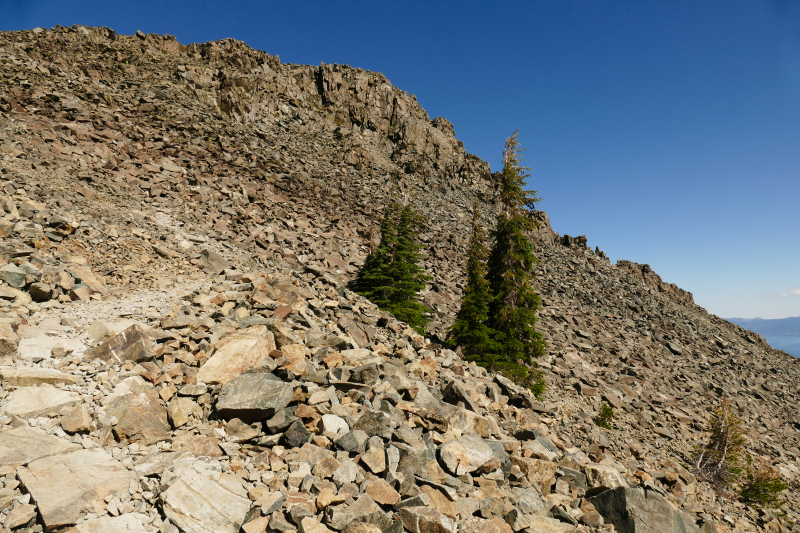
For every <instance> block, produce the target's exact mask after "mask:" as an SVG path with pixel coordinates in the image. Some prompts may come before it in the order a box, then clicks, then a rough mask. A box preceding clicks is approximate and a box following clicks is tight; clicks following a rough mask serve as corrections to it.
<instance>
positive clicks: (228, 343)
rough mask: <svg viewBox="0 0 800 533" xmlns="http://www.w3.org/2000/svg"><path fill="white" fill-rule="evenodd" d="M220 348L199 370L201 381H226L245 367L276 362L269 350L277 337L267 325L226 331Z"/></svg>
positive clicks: (198, 379)
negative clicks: (270, 355) (273, 360)
mask: <svg viewBox="0 0 800 533" xmlns="http://www.w3.org/2000/svg"><path fill="white" fill-rule="evenodd" d="M216 349H217V351H216V352H214V354H213V355H212V356H211V358H210V359H209V360H208V361H206V362H205V364H204V365H203V366H202V367H200V370H199V371H198V372H197V381H201V382H203V383H208V384H211V385H224V384H225V383H228V382H229V381H231V380H232V379H234V378H235V377H237V376H239V375H240V374H242V373H243V372H244V371H245V370H248V369H250V368H253V367H256V366H260V365H262V364H265V363H267V364H268V363H272V364H273V365H274V363H273V362H272V358H271V357H269V353H270V352H271V351H272V350H275V337H274V336H273V334H272V332H270V331H269V330H268V329H267V328H266V326H253V327H250V328H247V329H244V330H237V331H234V332H231V333H228V334H226V335H223V336H222V337H221V338H220V340H219V341H217V344H216ZM273 369H274V366H273Z"/></svg>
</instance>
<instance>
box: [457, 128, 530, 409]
mask: <svg viewBox="0 0 800 533" xmlns="http://www.w3.org/2000/svg"><path fill="white" fill-rule="evenodd" d="M517 135H518V132H514V134H513V135H512V136H511V137H509V138H508V140H507V141H506V146H505V149H504V150H503V173H502V177H501V183H500V202H501V205H502V209H501V213H500V215H499V216H498V217H497V226H496V227H495V230H494V232H493V233H492V237H493V240H494V246H493V247H492V250H491V252H490V253H488V255H486V248H485V245H484V244H483V238H484V237H483V233H482V228H481V227H480V225H479V223H478V215H477V207H476V209H475V211H476V214H475V215H474V216H473V219H474V220H473V230H472V232H473V235H472V240H471V244H470V252H469V255H468V257H467V286H466V288H465V290H464V298H463V300H462V307H461V310H460V311H459V313H458V316H457V319H456V322H455V323H454V324H453V326H451V328H450V330H449V334H448V340H449V341H450V342H451V344H453V345H456V346H459V347H461V349H462V353H464V354H465V355H466V356H467V357H468V358H470V359H472V360H474V361H476V362H477V363H478V364H480V365H482V366H486V367H488V368H491V369H494V370H499V371H503V372H505V373H506V374H508V375H509V376H510V377H513V378H515V379H517V380H518V381H521V382H523V383H524V384H525V385H526V386H528V387H529V388H530V389H531V390H533V392H534V393H535V394H536V395H537V396H541V394H542V393H543V392H544V387H545V384H544V380H543V379H542V377H541V373H540V372H538V371H537V370H535V367H536V363H535V361H534V359H535V358H536V357H539V356H540V355H543V354H544V353H545V349H546V344H545V342H544V338H543V336H542V334H541V333H539V332H538V331H536V322H537V319H538V318H537V316H536V312H537V311H538V310H539V309H540V308H541V300H540V299H539V296H538V295H537V294H536V292H535V291H534V289H533V285H532V283H533V276H534V274H533V272H534V271H533V269H534V266H535V265H536V263H538V259H537V258H536V255H535V254H534V248H533V242H532V241H531V239H530V238H529V236H528V235H529V233H530V232H531V231H533V230H534V229H535V228H536V223H535V221H534V220H533V219H532V218H530V216H529V213H530V210H531V209H533V207H534V205H535V204H536V202H537V201H539V198H538V197H537V196H536V191H526V190H524V189H523V186H524V182H525V178H527V177H529V174H527V173H526V171H527V170H530V168H529V167H523V166H522V154H521V153H522V148H521V147H520V145H519V141H518V140H517ZM484 258H486V259H484ZM484 261H486V265H485V266H484V265H483V262H484ZM484 273H485V274H484ZM531 367H533V368H531Z"/></svg>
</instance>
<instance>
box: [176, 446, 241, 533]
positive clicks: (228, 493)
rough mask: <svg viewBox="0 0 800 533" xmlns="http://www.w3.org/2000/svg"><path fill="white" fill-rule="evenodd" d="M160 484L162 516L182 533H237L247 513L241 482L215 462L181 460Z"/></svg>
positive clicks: (191, 458) (193, 459)
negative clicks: (162, 503)
mask: <svg viewBox="0 0 800 533" xmlns="http://www.w3.org/2000/svg"><path fill="white" fill-rule="evenodd" d="M161 483H162V486H164V485H167V486H168V487H169V488H167V489H166V490H165V491H164V492H162V493H161V500H162V501H163V502H164V505H163V509H164V514H165V515H166V516H167V518H169V519H170V520H171V521H172V522H173V523H174V524H175V525H177V526H178V527H179V528H180V530H181V531H183V532H185V533H238V531H239V527H240V526H241V524H242V522H243V521H244V518H245V515H247V512H248V511H249V510H250V499H249V498H248V497H247V491H246V490H245V489H244V488H243V487H242V485H241V480H239V479H238V478H236V477H235V476H233V475H232V474H226V473H223V472H222V467H221V465H220V464H219V462H217V461H213V460H202V459H200V460H198V459H195V458H194V457H189V458H184V459H180V460H178V461H176V462H175V466H174V468H173V469H172V471H171V472H169V473H165V474H164V475H163V476H162V480H161Z"/></svg>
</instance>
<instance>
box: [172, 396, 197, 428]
mask: <svg viewBox="0 0 800 533" xmlns="http://www.w3.org/2000/svg"><path fill="white" fill-rule="evenodd" d="M193 414H198V415H199V416H200V417H201V418H202V416H203V408H202V407H200V406H199V405H197V404H196V403H195V402H193V401H192V400H190V399H189V398H183V397H180V396H175V397H173V398H172V400H170V402H169V404H167V416H168V417H169V421H170V422H171V423H172V427H173V428H176V429H177V428H179V427H181V426H183V425H185V424H186V423H187V422H189V417H190V416H192V415H193Z"/></svg>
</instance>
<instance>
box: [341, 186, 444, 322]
mask: <svg viewBox="0 0 800 533" xmlns="http://www.w3.org/2000/svg"><path fill="white" fill-rule="evenodd" d="M424 229H425V219H424V217H422V216H421V215H420V214H418V213H416V212H415V211H414V209H413V208H412V207H411V205H409V204H405V205H403V204H400V203H399V202H395V201H393V202H391V203H390V204H389V205H387V206H386V210H385V211H384V215H383V220H382V221H381V243H380V245H379V246H378V247H377V248H375V250H373V251H372V252H371V253H370V254H369V256H368V257H367V259H366V260H365V261H364V265H363V266H362V267H361V269H360V270H359V272H358V275H357V276H356V278H355V279H354V280H353V281H352V282H351V283H350V289H351V290H352V291H353V292H356V293H358V294H360V295H361V296H364V297H365V298H368V299H369V300H371V301H372V302H373V303H374V304H375V305H377V306H378V307H379V308H380V309H383V310H384V311H389V312H390V313H392V314H393V315H394V316H395V317H396V318H397V319H398V320H402V321H404V322H406V323H408V325H409V326H411V327H413V328H414V329H415V330H416V331H417V332H418V333H420V334H423V333H424V331H425V326H426V325H427V323H428V319H427V317H426V316H425V306H423V305H422V304H421V303H420V302H419V299H418V298H419V292H420V291H421V290H423V289H424V288H425V282H426V281H427V280H429V279H430V276H427V275H425V273H424V270H423V268H422V266H421V264H420V263H421V261H422V254H421V251H422V249H423V245H422V244H421V243H420V242H419V234H420V232H421V231H423V230H424Z"/></svg>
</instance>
